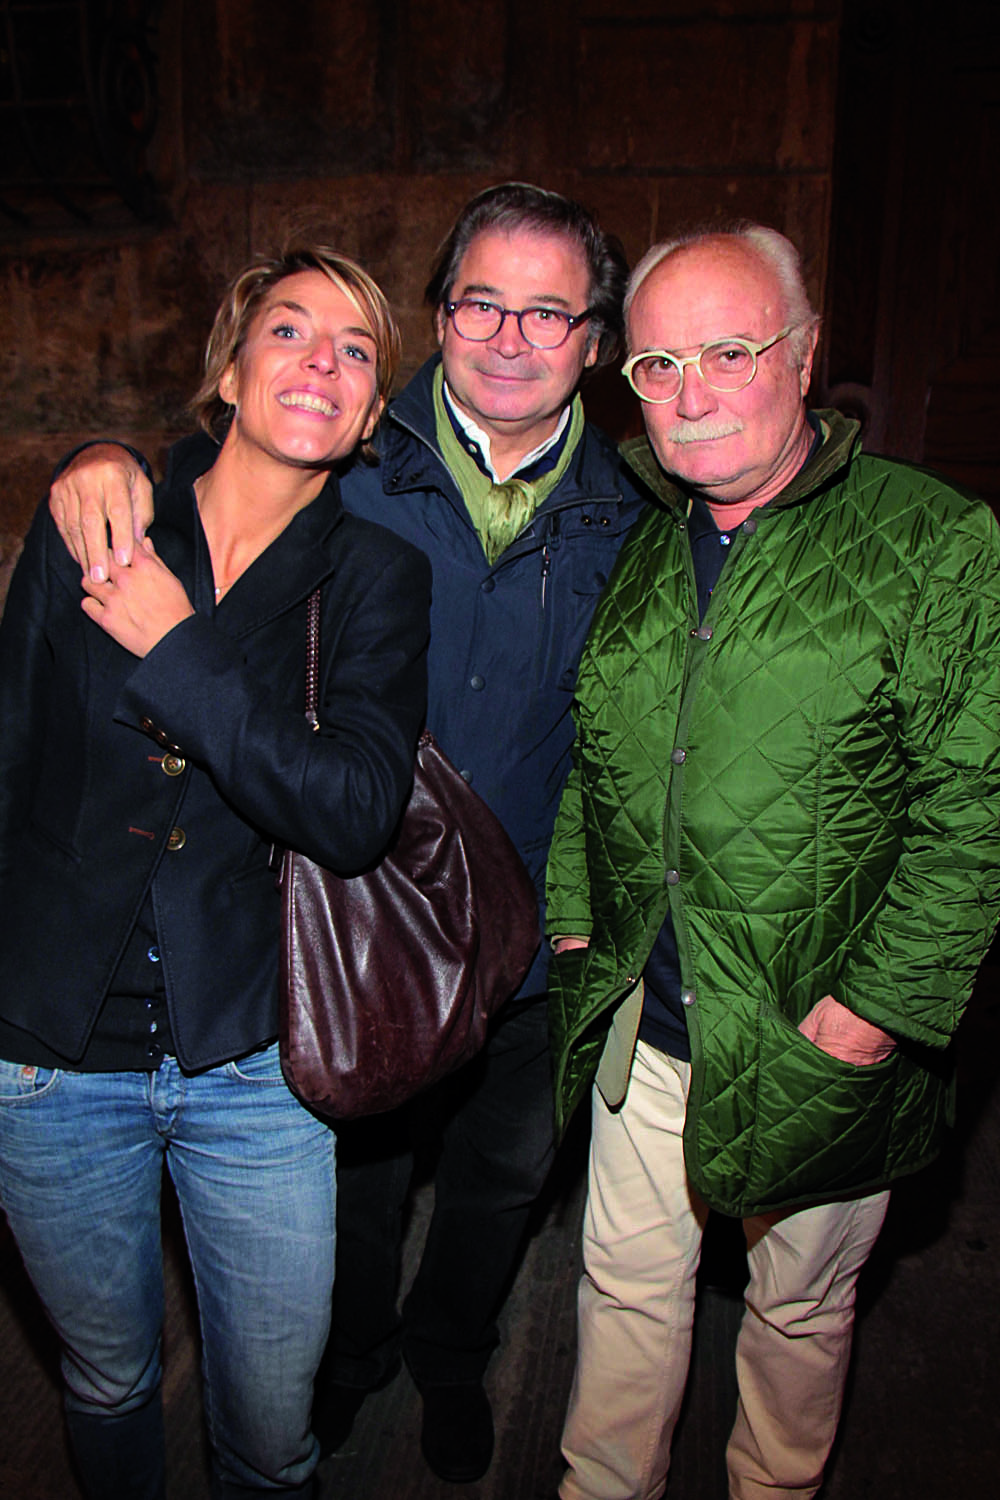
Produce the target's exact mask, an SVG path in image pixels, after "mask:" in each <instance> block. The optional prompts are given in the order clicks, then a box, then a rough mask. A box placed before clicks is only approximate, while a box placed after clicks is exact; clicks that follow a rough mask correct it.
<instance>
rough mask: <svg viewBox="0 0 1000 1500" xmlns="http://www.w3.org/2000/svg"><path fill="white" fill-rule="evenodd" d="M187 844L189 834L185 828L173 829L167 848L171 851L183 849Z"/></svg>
mask: <svg viewBox="0 0 1000 1500" xmlns="http://www.w3.org/2000/svg"><path fill="white" fill-rule="evenodd" d="M186 843H187V834H186V833H185V832H184V830H183V828H171V830H170V837H169V838H168V839H167V848H168V849H171V850H177V849H183V848H184V845H185V844H186Z"/></svg>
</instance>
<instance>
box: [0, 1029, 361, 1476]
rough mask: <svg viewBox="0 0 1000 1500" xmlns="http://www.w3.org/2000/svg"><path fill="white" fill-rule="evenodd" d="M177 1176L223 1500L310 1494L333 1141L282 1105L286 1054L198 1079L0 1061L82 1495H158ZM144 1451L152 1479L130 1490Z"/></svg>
mask: <svg viewBox="0 0 1000 1500" xmlns="http://www.w3.org/2000/svg"><path fill="white" fill-rule="evenodd" d="M164 1160H165V1161H166V1165H167V1169H168V1171H169V1172H170V1175H171V1178H172V1179H173V1182H174V1186H175V1188H176V1192H177V1198H178V1201H179V1204H180V1209H181V1214H182V1217H183V1222H184V1233H185V1237H186V1239H187V1245H188V1250H189V1253H190V1257H191V1265H192V1269H193V1271H194V1280H195V1285H196V1288H197V1295H198V1309H199V1315H200V1320H201V1333H202V1347H203V1356H202V1359H203V1373H204V1386H205V1411H206V1418H207V1422H208V1429H209V1436H210V1439H211V1445H212V1461H213V1484H214V1493H215V1494H216V1495H217V1496H220V1497H235V1496H241V1495H244V1494H257V1493H259V1492H261V1491H271V1492H274V1491H277V1492H279V1493H282V1494H291V1495H308V1494H311V1493H312V1489H311V1485H312V1474H313V1471H314V1469H315V1467H316V1464H317V1462H318V1445H317V1443H316V1441H315V1439H314V1438H313V1436H312V1433H311V1431H310V1412H311V1406H312V1385H313V1377H314V1374H315V1371H316V1367H317V1365H318V1364H319V1360H320V1356H321V1355H322V1352H323V1346H324V1343H325V1340H326V1335H327V1329H328V1326H329V1308H330V1285H331V1281H332V1278H333V1268H334V1209H335V1197H336V1188H335V1178H334V1137H333V1133H332V1131H330V1130H329V1129H328V1128H327V1126H326V1125H324V1124H323V1123H322V1122H320V1121H319V1120H317V1119H315V1118H314V1117H313V1116H312V1115H310V1114H309V1113H308V1112H307V1111H306V1110H305V1109H303V1108H302V1106H301V1105H300V1104H299V1103H298V1102H297V1101H296V1100H295V1099H294V1098H293V1096H292V1095H291V1093H289V1091H288V1089H287V1087H286V1085H285V1083H284V1080H283V1078H282V1076H281V1069H280V1066H279V1062H278V1048H277V1044H275V1045H273V1046H271V1047H268V1048H267V1049H265V1050H264V1051H261V1052H256V1053H253V1054H252V1055H251V1056H250V1057H246V1058H243V1059H242V1060H241V1061H240V1062H235V1063H224V1064H222V1065H221V1066H219V1067H216V1068H212V1069H210V1070H209V1071H207V1072H205V1073H200V1074H197V1075H195V1076H193V1077H192V1076H185V1075H184V1074H183V1073H181V1071H180V1069H179V1067H178V1065H177V1062H176V1060H175V1059H174V1058H170V1057H168V1058H165V1059H164V1061H163V1063H162V1065H161V1067H160V1069H159V1071H158V1072H155V1073H151V1074H147V1073H72V1072H66V1071H62V1070H53V1069H50V1068H40V1067H39V1068H31V1067H22V1066H21V1065H20V1064H18V1063H8V1062H0V1203H2V1206H3V1208H4V1211H5V1212H6V1214H7V1218H8V1220H9V1222H10V1226H11V1229H12V1230H13V1233H14V1236H15V1238H16V1240H17V1243H18V1247H19V1249H20V1251H21V1255H22V1257H23V1259H24V1263H25V1266H26V1267H27V1270H28V1273H29V1275H30V1276H31V1279H32V1281H33V1282H34V1285H35V1288H36V1290H37V1292H38V1295H39V1297H40V1298H41V1300H42V1302H43V1303H44V1305H45V1308H46V1311H47V1312H48V1315H49V1317H50V1318H51V1320H52V1322H53V1324H54V1325H55V1328H56V1330H57V1332H58V1333H59V1335H60V1338H61V1340H62V1345H63V1358H62V1368H63V1376H64V1379H65V1382H66V1410H67V1417H68V1421H69V1427H70V1433H71V1437H72V1439H73V1443H74V1449H75V1452H76V1457H77V1461H78V1464H79V1467H80V1469H81V1471H82V1475H83V1479H84V1484H85V1488H86V1491H87V1494H88V1495H89V1496H92V1497H95V1500H96V1497H105V1496H106V1497H108V1500H125V1496H126V1495H128V1496H130V1497H131V1496H135V1497H142V1500H147V1497H150V1500H155V1497H156V1496H157V1495H159V1494H162V1437H161V1436H159V1435H158V1434H159V1433H161V1431H162V1425H161V1418H160V1416H159V1406H160V1375H161V1368H160V1348H161V1332H162V1324H163V1268H162V1256H161V1248H160V1185H161V1178H162V1168H163V1163H164ZM137 1452H141V1453H144V1454H147V1455H149V1454H152V1455H153V1456H151V1457H149V1456H147V1458H146V1459H144V1460H141V1461H140V1460H138V1459H135V1461H134V1463H135V1464H138V1463H140V1462H141V1463H145V1465H146V1468H147V1471H148V1472H146V1473H145V1474H144V1475H140V1474H139V1473H138V1472H130V1473H129V1474H128V1475H127V1476H126V1475H123V1474H122V1472H121V1469H122V1467H123V1465H127V1466H128V1467H129V1468H130V1470H131V1469H133V1468H134V1463H133V1459H132V1458H128V1459H125V1458H123V1456H122V1455H123V1454H125V1453H130V1454H135V1453H137ZM157 1468H159V1470H160V1471H161V1472H160V1474H159V1477H157V1474H156V1472H155V1471H156V1470H157ZM116 1469H117V1472H115V1471H116ZM126 1486H127V1487H126Z"/></svg>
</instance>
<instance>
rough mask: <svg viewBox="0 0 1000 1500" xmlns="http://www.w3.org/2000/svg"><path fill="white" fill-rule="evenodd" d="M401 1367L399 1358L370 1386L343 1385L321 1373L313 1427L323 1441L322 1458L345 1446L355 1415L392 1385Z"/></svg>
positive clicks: (315, 1395)
mask: <svg viewBox="0 0 1000 1500" xmlns="http://www.w3.org/2000/svg"><path fill="white" fill-rule="evenodd" d="M401 1368H402V1362H401V1361H400V1360H399V1359H396V1360H395V1361H394V1362H393V1364H392V1365H391V1366H390V1368H389V1369H388V1370H387V1371H386V1373H385V1374H384V1375H383V1377H382V1379H381V1380H379V1381H378V1382H377V1383H376V1384H375V1385H369V1386H364V1385H342V1384H341V1383H340V1382H339V1381H337V1380H328V1379H324V1378H323V1377H322V1375H320V1377H319V1378H318V1379H317V1381H316V1390H315V1393H314V1395H313V1416H312V1427H313V1432H314V1433H315V1434H316V1439H317V1441H318V1442H319V1456H320V1458H321V1459H323V1458H329V1457H330V1454H331V1453H336V1451H337V1449H338V1448H342V1447H343V1445H344V1444H345V1443H346V1442H347V1439H348V1438H349V1437H350V1435H351V1428H352V1427H353V1426H354V1419H355V1417H356V1416H357V1414H358V1412H359V1411H360V1410H361V1408H362V1406H364V1404H365V1399H366V1398H367V1397H368V1396H371V1395H373V1394H374V1393H375V1392H376V1391H384V1390H385V1388H386V1386H387V1385H391V1384H392V1382H393V1381H394V1380H395V1378H396V1376H397V1375H398V1374H399V1372H400V1369H401Z"/></svg>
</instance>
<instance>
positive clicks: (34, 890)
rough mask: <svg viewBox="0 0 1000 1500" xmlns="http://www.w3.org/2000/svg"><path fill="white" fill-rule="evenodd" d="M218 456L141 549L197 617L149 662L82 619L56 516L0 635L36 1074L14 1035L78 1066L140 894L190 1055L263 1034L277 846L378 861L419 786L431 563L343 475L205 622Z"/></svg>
mask: <svg viewBox="0 0 1000 1500" xmlns="http://www.w3.org/2000/svg"><path fill="white" fill-rule="evenodd" d="M216 451H217V450H216V447H215V445H214V444H213V443H212V442H211V441H210V440H208V439H204V440H199V439H195V440H193V441H189V442H187V443H185V444H181V445H179V448H178V450H175V454H174V455H172V461H171V467H170V471H169V473H168V478H167V479H166V480H165V481H164V484H163V485H162V486H160V488H159V490H158V491H157V497H156V512H155V520H154V523H153V526H152V528H151V530H150V535H151V536H152V538H153V540H154V542H155V545H156V548H157V551H158V553H159V554H160V556H161V557H162V558H163V560H164V561H165V562H166V563H167V565H168V566H169V567H170V568H171V569H172V570H173V571H174V572H175V573H176V574H177V576H178V577H179V578H180V579H181V581H182V582H183V584H184V586H185V588H186V589H187V591H188V595H189V597H190V599H191V601H192V603H193V604H194V606H195V609H196V611H197V613H196V614H195V615H193V616H191V617H190V618H189V619H187V620H184V621H182V623H181V624H179V625H177V626H176V627H175V628H174V629H173V630H171V631H170V632H169V633H168V634H167V635H166V636H165V637H164V638H163V640H162V641H161V642H160V643H159V644H158V645H157V646H156V647H155V648H154V649H153V650H152V651H151V652H149V654H148V655H147V656H146V657H145V658H143V659H142V660H139V659H137V658H136V657H134V656H132V655H131V654H130V653H129V652H127V651H125V650H124V649H123V648H122V647H121V646H119V645H118V644H117V643H116V642H115V641H113V640H112V639H111V637H110V636H108V635H106V634H105V633H104V631H102V630H101V629H100V627H99V626H97V625H95V624H93V623H92V622H91V621H90V620H88V619H87V617H86V616H85V615H84V614H83V612H82V610H81V608H80V600H81V598H82V592H81V589H80V570H79V567H78V565H77V564H76V563H75V562H74V561H73V559H72V558H71V557H70V555H69V553H68V552H67V550H66V548H65V547H64V546H63V543H62V541H61V540H60V538H59V536H58V533H57V532H56V529H55V527H54V525H53V523H52V521H51V519H50V518H49V514H48V510H47V507H43V508H42V509H41V510H40V511H39V513H38V515H37V517H36V519H35V521H34V524H33V526H32V529H31V532H30V533H29V536H28V539H27V542H26V544H25V550H24V555H23V557H22V559H21V561H20V563H19V565H18V568H17V570H16V572H15V575H14V578H13V580H12V582H11V589H10V594H9V597H8V601H7V609H6V613H5V615H4V620H3V624H2V628H0V723H2V724H3V734H2V735H0V1056H4V1055H9V1054H10V1052H11V1047H10V1046H9V1045H8V1046H7V1047H6V1048H5V1042H6V1043H8V1044H9V1043H11V1042H18V1041H19V1043H20V1044H19V1045H18V1046H17V1049H16V1056H15V1058H14V1060H15V1061H22V1060H24V1061H30V1060H31V1059H30V1057H28V1056H26V1055H25V1053H26V1050H29V1049H26V1047H25V1043H24V1036H25V1035H27V1037H28V1038H31V1037H37V1038H40V1039H41V1040H42V1041H43V1042H44V1043H45V1044H46V1045H47V1046H49V1047H51V1048H53V1049H54V1050H55V1051H56V1052H58V1053H60V1054H61V1055H63V1056H65V1057H66V1058H68V1059H71V1060H72V1059H75V1058H78V1057H80V1056H81V1055H82V1053H83V1050H84V1047H85V1045H86V1042H87V1039H88V1036H89V1035H90V1032H91V1029H92V1027H93V1025H94V1022H95V1019H96V1017H97V1015H98V1013H99V1010H100V1007H101V1003H102V1001H103V999H104V996H105V994H106V993H107V991H108V987H109V984H110V982H111V979H112V976H113V974H114V970H115V968H116V966H117V964H118V961H119V958H120V956H121V953H122V951H123V948H124V945H125V943H126V941H127V939H128V936H129V933H130V931H131V929H132V925H133V923H134V921H135V917H136V914H137V912H138V910H139V908H140V905H141V903H142V901H143V899H144V896H145V893H146V891H147V890H151V893H152V900H153V906H154V910H155V914H156V923H157V934H158V938H159V945H160V949H161V954H162V958H163V970H164V978H165V981H166V989H167V1003H168V1006H169V1010H170V1023H171V1030H172V1033H173V1037H174V1042H175V1045H176V1049H177V1055H178V1058H179V1059H180V1061H181V1063H182V1064H183V1065H184V1066H185V1067H188V1068H202V1067H207V1066H209V1065H211V1064H214V1063H218V1062H221V1061H223V1060H227V1059H230V1058H233V1057H238V1056H240V1055H242V1054H243V1053H246V1052H247V1051H250V1050H252V1049H253V1048H254V1047H257V1046H259V1045H261V1044H262V1043H264V1042H266V1041H270V1040H272V1039H273V1038H274V1037H275V1036H276V1035H277V1031H278V1020H277V998H278V996H277V969H278V948H279V936H280V903H279V901H278V899H277V896H276V893H275V884H274V876H273V873H272V872H271V870H270V869H269V868H268V856H269V852H270V845H271V841H272V840H277V841H280V842H283V843H287V844H289V845H290V846H292V847H294V848H298V849H301V850H303V851H304V852H305V853H307V854H310V855H312V856H313V857H314V858H315V859H318V860H320V861H321V862H322V863H323V864H326V865H328V866H330V867H331V868H334V869H338V870H341V871H343V872H344V873H350V872H351V871H352V870H356V869H358V868H360V867H361V866H364V865H366V864H368V863H369V862H370V861H372V860H374V859H376V858H377V856H378V855H379V853H380V852H381V850H382V848H384V846H385V843H386V841H387V840H388V838H389V835H390V834H391V832H392V829H393V827H394V825H395V822H396V820H397V817H398V814H399V809H400V807H401V805H402V803H403V800H404V798H405V796H406V793H407V790H408V788H409V784H410V780H411V776H412V767H413V752H414V747H415V743H416V738H417V734H418V733H419V730H420V726H421V724H422V722H423V717H424V702H425V699H424V685H425V675H424V661H425V658H424V649H425V646H426V640H427V598H428V590H429V582H430V580H429V573H428V568H427V563H426V560H425V559H424V558H423V557H421V556H420V555H419V554H418V553H416V552H415V551H414V550H413V549H412V548H410V547H408V546H405V545H403V544H401V542H400V541H399V539H398V538H397V537H395V536H392V535H390V534H389V533H388V532H386V531H384V530H383V529H381V528H379V527H375V526H370V525H368V524H367V523H364V522H360V521H358V520H356V519H355V518H354V517H352V516H348V515H345V514H344V510H343V508H342V506H341V502H340V498H339V494H338V486H337V481H336V479H331V480H330V481H329V482H328V484H327V485H326V486H325V488H324V490H323V491H322V493H321V494H320V495H319V497H318V498H317V499H316V500H314V501H313V502H312V504H310V505H308V506H306V507H305V509H303V510H301V511H299V512H298V514H297V515H296V516H294V517H293V519H292V521H291V522H290V523H289V525H288V527H287V528H286V529H285V531H284V532H282V534H281V535H280V536H279V537H278V538H277V540H276V541H274V542H273V543H272V544H271V545H270V547H268V548H267V549H266V551H265V552H264V553H263V554H262V555H261V556H260V557H259V558H258V559H257V560H256V562H255V563H254V564H253V565H252V566H251V567H250V568H249V569H248V570H247V571H246V572H245V573H244V574H243V575H242V577H241V578H239V579H238V580H237V581H236V583H235V584H234V585H233V587H232V589H231V590H230V591H229V593H228V594H227V595H226V597H225V598H224V599H223V601H222V603H221V605H220V606H219V608H218V609H215V608H214V600H213V589H212V584H213V579H212V572H211V563H210V559H209V557H208V549H207V546H206V544H205V539H204V533H203V532H202V530H201V526H200V523H199V521H198V517H197V509H196V505H195V500H194V494H193V491H192V489H191V482H192V481H193V479H194V478H195V477H196V475H197V474H198V473H200V472H202V471H203V470H204V469H206V468H207V467H209V465H210V464H211V462H212V460H213V456H214V454H215V452H216ZM178 453H179V454H180V458H178V457H177V454H178ZM319 583H322V584H323V613H322V623H321V635H322V642H321V673H320V684H319V706H320V707H319V712H320V719H321V723H322V725H323V732H322V733H320V734H313V733H312V732H311V731H310V729H309V727H308V725H307V724H306V721H305V717H304V713H303V707H304V691H305V689H304V680H305V649H306V601H307V599H308V596H309V594H310V593H311V592H312V591H313V589H314V588H315V587H316V586H317V584H319ZM172 746H173V747H176V750H177V755H178V757H179V758H181V759H183V762H184V765H183V767H181V768H179V767H178V763H177V759H174V758H171V757H170V754H169V751H170V747H172ZM178 770H179V774H177V772H178ZM177 830H180V831H181V832H180V833H178V832H176V831H177ZM172 831H175V832H174V838H173V839H171V832H172ZM13 1027H17V1028H19V1031H18V1032H17V1033H15V1032H13V1030H12V1029H11V1028H13Z"/></svg>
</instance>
